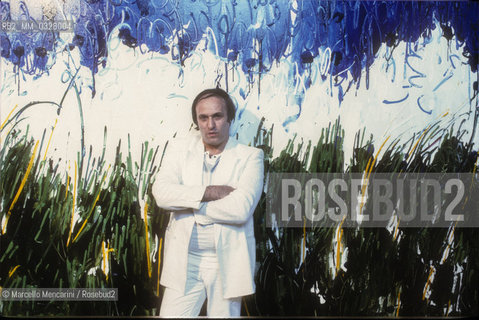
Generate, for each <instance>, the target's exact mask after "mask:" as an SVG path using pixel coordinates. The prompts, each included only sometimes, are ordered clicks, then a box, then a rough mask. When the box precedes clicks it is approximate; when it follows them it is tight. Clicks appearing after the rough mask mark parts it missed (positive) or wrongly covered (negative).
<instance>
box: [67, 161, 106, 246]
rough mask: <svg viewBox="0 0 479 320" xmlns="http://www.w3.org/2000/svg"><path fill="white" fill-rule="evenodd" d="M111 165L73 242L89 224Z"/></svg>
mask: <svg viewBox="0 0 479 320" xmlns="http://www.w3.org/2000/svg"><path fill="white" fill-rule="evenodd" d="M110 167H111V165H110V166H109V167H108V170H107V172H106V173H105V174H104V175H103V179H102V181H101V183H100V187H99V190H98V193H97V195H96V197H95V201H94V202H93V206H92V207H91V209H90V212H89V213H88V216H87V218H86V219H85V221H84V222H83V224H82V226H81V228H80V230H78V232H77V234H76V236H75V237H74V238H73V241H72V242H75V240H76V239H77V238H78V236H79V235H80V233H81V232H82V231H83V228H85V226H86V224H87V222H88V219H90V216H91V214H92V213H93V210H94V209H95V206H96V203H97V202H98V200H99V199H100V193H101V186H102V185H103V182H105V180H106V176H107V175H108V171H109V170H110Z"/></svg>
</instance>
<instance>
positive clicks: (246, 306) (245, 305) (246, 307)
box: [243, 298, 250, 317]
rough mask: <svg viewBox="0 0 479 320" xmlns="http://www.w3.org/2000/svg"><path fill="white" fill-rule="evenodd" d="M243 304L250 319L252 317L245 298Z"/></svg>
mask: <svg viewBox="0 0 479 320" xmlns="http://www.w3.org/2000/svg"><path fill="white" fill-rule="evenodd" d="M243 304H244V308H245V310H246V314H247V316H248V317H249V316H250V315H249V310H248V305H247V304H246V300H245V299H244V298H243Z"/></svg>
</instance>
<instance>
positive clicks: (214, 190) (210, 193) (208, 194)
mask: <svg viewBox="0 0 479 320" xmlns="http://www.w3.org/2000/svg"><path fill="white" fill-rule="evenodd" d="M234 190H235V188H233V187H230V186H226V185H222V186H207V187H206V189H205V193H204V194H203V198H201V202H209V201H215V200H220V199H223V198H224V197H226V196H227V195H229V194H230V193H231V192H232V191H234Z"/></svg>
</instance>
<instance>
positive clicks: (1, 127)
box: [0, 104, 18, 130]
mask: <svg viewBox="0 0 479 320" xmlns="http://www.w3.org/2000/svg"><path fill="white" fill-rule="evenodd" d="M17 107H18V104H17V105H16V106H15V108H13V109H12V111H10V113H9V114H8V116H7V117H6V118H5V121H3V123H2V125H1V126H0V130H2V129H3V127H4V126H5V125H6V124H7V121H8V119H9V118H10V116H11V115H12V113H13V111H15V109H16V108H17Z"/></svg>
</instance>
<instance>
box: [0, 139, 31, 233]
mask: <svg viewBox="0 0 479 320" xmlns="http://www.w3.org/2000/svg"><path fill="white" fill-rule="evenodd" d="M37 149H38V141H37V143H36V144H35V148H34V149H33V153H32V156H31V157H30V162H29V163H28V167H27V171H26V172H25V175H24V176H23V179H22V182H21V183H20V187H19V188H18V190H17V193H16V194H15V197H14V198H13V201H12V204H11V205H10V208H9V209H8V212H7V216H6V218H5V224H4V225H3V228H2V234H5V230H6V229H7V224H8V220H9V219H10V216H11V215H12V209H13V207H14V206H15V203H16V202H17V200H18V198H19V197H20V194H21V193H22V190H23V187H24V186H25V183H27V179H28V176H29V175H30V171H31V170H32V167H33V163H34V160H35V154H36V153H37Z"/></svg>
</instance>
